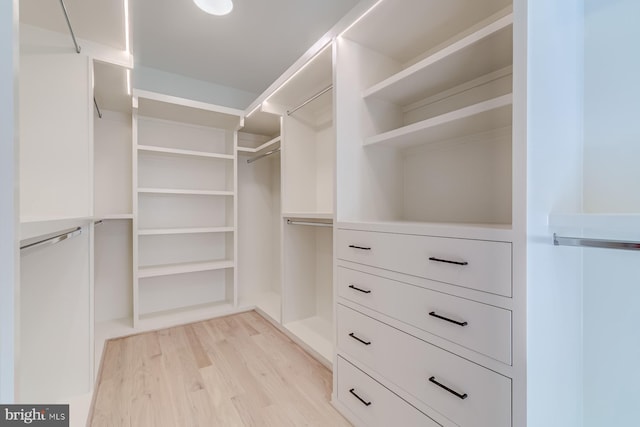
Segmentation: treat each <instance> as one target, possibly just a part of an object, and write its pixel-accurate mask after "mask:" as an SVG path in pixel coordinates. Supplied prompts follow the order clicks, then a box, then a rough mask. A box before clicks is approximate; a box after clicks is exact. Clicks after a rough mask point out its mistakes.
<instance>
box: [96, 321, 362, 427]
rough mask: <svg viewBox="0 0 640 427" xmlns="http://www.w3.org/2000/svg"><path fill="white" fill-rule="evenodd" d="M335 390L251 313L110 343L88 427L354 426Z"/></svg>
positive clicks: (325, 374) (320, 370)
mask: <svg viewBox="0 0 640 427" xmlns="http://www.w3.org/2000/svg"><path fill="white" fill-rule="evenodd" d="M331 383H332V376H331V372H330V371H329V370H328V369H326V368H325V367H324V366H322V365H321V364H320V363H319V362H317V361H316V360H315V359H313V358H312V357H311V356H309V355H308V354H307V353H305V352H304V350H302V349H301V348H300V347H299V346H297V345H296V344H295V343H293V342H292V341H291V340H290V339H289V338H288V337H287V336H285V335H284V334H283V333H282V332H280V331H279V330H278V329H276V328H275V327H274V326H273V325H271V324H270V323H268V322H267V321H266V320H265V319H263V318H262V317H261V316H260V315H259V314H257V313H256V312H253V311H251V312H247V313H242V314H236V315H233V316H227V317H222V318H217V319H213V320H208V321H204V322H199V323H193V324H190V325H185V326H180V327H175V328H169V329H163V330H160V331H155V332H148V333H143V334H140V335H134V336H130V337H125V338H119V339H115V340H111V341H109V342H107V344H106V349H105V353H104V356H103V361H102V369H101V373H100V378H98V386H97V389H96V394H95V401H94V404H93V411H92V415H91V416H90V419H89V421H88V425H90V426H92V427H105V426H108V427H119V426H126V427H146V426H149V427H161V426H167V427H169V426H171V427H173V426H179V427H189V426H207V427H210V426H221V427H234V426H277V427H286V426H294V427H299V426H318V427H320V426H321V427H324V426H327V427H339V426H350V424H349V423H348V422H347V421H346V420H345V419H344V418H343V417H342V416H341V415H340V414H339V413H338V412H337V411H336V410H335V409H334V408H333V407H332V406H331V404H330V403H329V400H330V395H331Z"/></svg>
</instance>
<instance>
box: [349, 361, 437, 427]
mask: <svg viewBox="0 0 640 427" xmlns="http://www.w3.org/2000/svg"><path fill="white" fill-rule="evenodd" d="M337 390H338V400H339V401H340V403H342V404H343V405H344V406H346V407H347V408H349V409H350V410H351V412H353V413H354V414H355V415H356V416H357V417H358V418H359V419H360V421H361V422H362V424H361V425H362V427H376V426H380V427H389V426H402V427H414V426H415V427H438V426H440V424H438V423H436V422H435V421H433V420H432V419H431V418H429V417H428V416H426V415H425V414H423V413H422V412H420V411H418V410H417V409H416V408H414V407H413V406H411V405H409V404H408V403H407V402H405V401H404V400H402V399H401V398H399V397H398V396H396V395H395V394H394V393H393V392H391V391H390V390H389V389H388V388H386V387H384V386H383V385H381V384H380V383H378V382H377V381H375V380H374V379H373V378H371V377H370V376H368V375H367V374H365V373H364V372H362V371H361V370H359V369H358V368H356V367H355V366H353V365H352V364H351V363H349V362H347V361H346V360H344V359H342V358H341V357H338V387H337Z"/></svg>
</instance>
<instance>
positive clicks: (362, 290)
mask: <svg viewBox="0 0 640 427" xmlns="http://www.w3.org/2000/svg"><path fill="white" fill-rule="evenodd" d="M349 287H350V288H351V289H353V290H356V291H358V292H362V293H363V294H370V293H371V291H370V290H366V289H360V288H359V287H357V286H353V285H349Z"/></svg>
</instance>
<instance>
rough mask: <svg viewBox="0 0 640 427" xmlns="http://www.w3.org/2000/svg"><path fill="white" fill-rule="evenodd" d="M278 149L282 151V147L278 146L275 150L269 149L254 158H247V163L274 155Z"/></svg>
mask: <svg viewBox="0 0 640 427" xmlns="http://www.w3.org/2000/svg"><path fill="white" fill-rule="evenodd" d="M278 151H280V148H276V149H275V150H271V151H267V152H266V153H264V154H261V155H259V156H256V157H254V158H252V159H249V160H247V163H253V162H255V161H256V160H260V159H262V158H264V157H267V156H270V155H272V154H274V153H277V152H278Z"/></svg>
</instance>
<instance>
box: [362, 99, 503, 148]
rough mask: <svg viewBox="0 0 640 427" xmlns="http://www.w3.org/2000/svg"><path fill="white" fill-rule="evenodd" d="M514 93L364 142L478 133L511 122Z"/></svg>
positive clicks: (403, 143) (388, 143)
mask: <svg viewBox="0 0 640 427" xmlns="http://www.w3.org/2000/svg"><path fill="white" fill-rule="evenodd" d="M512 103H513V97H512V95H511V94H508V95H503V96H500V97H497V98H493V99H490V100H488V101H484V102H480V103H478V104H474V105H470V106H468V107H465V108H461V109H459V110H455V111H451V112H449V113H446V114H442V115H439V116H436V117H432V118H430V119H427V120H423V121H420V122H417V123H413V124H411V125H408V126H404V127H401V128H398V129H394V130H391V131H389V132H384V133H381V134H378V135H374V136H371V137H368V138H365V140H364V144H363V145H364V146H384V147H397V148H402V147H408V146H413V145H418V144H429V143H432V142H437V141H444V140H448V139H454V138H459V137H463V136H468V135H473V134H478V133H482V132H486V131H490V130H494V129H499V128H503V127H507V126H510V125H511V116H512Z"/></svg>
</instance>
